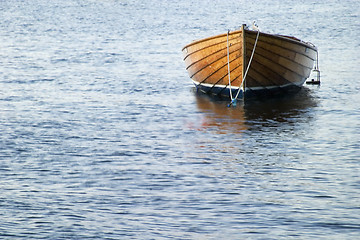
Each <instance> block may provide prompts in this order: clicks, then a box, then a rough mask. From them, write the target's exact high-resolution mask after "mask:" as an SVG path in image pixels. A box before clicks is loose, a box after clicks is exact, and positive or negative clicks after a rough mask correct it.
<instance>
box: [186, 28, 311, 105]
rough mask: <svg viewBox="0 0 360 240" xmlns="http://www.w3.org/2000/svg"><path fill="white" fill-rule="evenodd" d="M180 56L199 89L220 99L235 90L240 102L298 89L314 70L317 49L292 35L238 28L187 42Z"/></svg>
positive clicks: (234, 94) (234, 93)
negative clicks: (237, 29)
mask: <svg viewBox="0 0 360 240" xmlns="http://www.w3.org/2000/svg"><path fill="white" fill-rule="evenodd" d="M183 55H184V61H185V65H186V69H187V71H188V73H189V76H190V78H191V79H192V80H193V82H194V84H195V85H196V86H197V88H198V89H199V90H201V91H203V92H205V93H210V94H215V95H220V96H222V97H230V92H231V93H232V96H236V94H237V92H239V94H238V98H243V97H244V96H245V97H246V96H257V95H264V94H266V95H268V94H273V93H285V92H289V90H290V91H291V92H292V91H293V90H296V89H299V88H301V86H302V85H303V84H304V82H305V81H306V79H307V78H308V77H309V75H310V73H311V70H312V69H313V66H314V61H315V59H316V56H317V49H316V47H315V46H313V45H312V44H309V43H305V42H302V41H301V40H299V39H296V38H294V37H288V36H282V35H272V34H266V33H262V32H257V31H251V30H246V29H245V28H244V26H243V27H242V28H241V30H239V31H234V32H229V33H227V34H220V35H217V36H214V37H210V38H205V39H202V40H198V41H195V42H193V43H191V44H188V45H186V46H185V47H184V48H183ZM229 73H230V77H229ZM230 89H231V91H230Z"/></svg>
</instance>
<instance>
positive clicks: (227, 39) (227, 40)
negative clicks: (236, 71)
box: [226, 30, 233, 101]
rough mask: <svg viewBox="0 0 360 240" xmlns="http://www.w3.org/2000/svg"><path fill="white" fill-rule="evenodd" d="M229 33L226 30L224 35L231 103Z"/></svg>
mask: <svg viewBox="0 0 360 240" xmlns="http://www.w3.org/2000/svg"><path fill="white" fill-rule="evenodd" d="M229 32H230V30H228V32H227V35H226V42H227V67H228V78H229V87H230V90H229V91H230V99H231V101H233V96H232V92H231V78H230V57H229Z"/></svg>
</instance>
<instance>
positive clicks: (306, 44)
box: [182, 30, 317, 51]
mask: <svg viewBox="0 0 360 240" xmlns="http://www.w3.org/2000/svg"><path fill="white" fill-rule="evenodd" d="M241 32H242V30H236V31H232V32H229V34H237V33H241ZM245 33H253V34H256V33H257V31H253V30H245ZM226 35H227V33H222V34H218V35H215V36H211V37H207V38H203V39H199V40H195V41H193V42H191V43H189V44H187V45H185V46H184V47H183V48H182V51H184V50H185V49H186V48H188V47H190V46H193V45H196V44H198V43H201V42H205V41H209V40H212V39H215V38H219V37H224V36H226ZM260 35H265V36H268V37H273V38H278V39H281V40H284V41H287V42H291V43H294V44H299V45H302V46H304V47H308V48H311V49H312V50H314V51H317V48H316V46H314V45H313V44H312V43H310V42H304V41H302V40H300V39H298V38H296V37H292V36H286V35H280V34H270V33H264V32H260Z"/></svg>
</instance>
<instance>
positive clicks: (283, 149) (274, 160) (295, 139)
mask: <svg viewBox="0 0 360 240" xmlns="http://www.w3.org/2000/svg"><path fill="white" fill-rule="evenodd" d="M359 9H360V1H357V0H348V1H347V0H341V1H340V0H329V1H313V0H303V1H298V0H281V1H279V0H275V1H259V0H255V1H250V0H248V1H244V0H236V1H235V0H229V1H223V0H214V1H205V0H200V1H195V2H194V1H190V0H185V1H159V0H153V1H135V0H96V1H95V0H67V1H64V0H51V1H45V0H29V1H23V0H1V1H0V16H1V21H0V239H359V238H360V102H359V101H360V95H359V90H360V77H359V76H360V67H359V66H360V60H359V59H360V54H359V53H360V40H359V39H360V32H359V26H360V10H359ZM252 20H257V23H258V25H259V26H260V28H261V29H262V30H263V31H265V32H269V33H279V34H286V35H293V36H296V37H298V38H300V39H302V40H304V41H310V42H312V43H313V44H315V45H316V46H317V47H318V49H319V60H320V62H319V64H320V70H321V74H322V78H321V80H322V83H321V85H320V86H304V88H303V90H302V91H300V92H299V93H298V94H296V95H293V96H287V97H285V98H281V99H279V98H278V99H268V100H261V101H260V100H254V101H251V102H245V103H240V104H238V106H237V107H232V108H227V107H226V105H227V104H228V102H227V101H218V100H214V99H211V98H209V97H207V96H204V95H201V94H197V93H196V91H195V90H194V87H193V85H192V82H191V81H190V79H189V77H188V75H187V72H186V70H185V64H184V63H183V61H182V52H181V49H182V47H183V46H184V45H186V44H188V43H189V42H191V41H192V40H195V39H199V38H203V37H208V36H211V35H213V34H220V33H225V32H226V31H227V30H228V29H230V30H235V29H237V28H239V27H240V26H241V24H242V23H251V22H252Z"/></svg>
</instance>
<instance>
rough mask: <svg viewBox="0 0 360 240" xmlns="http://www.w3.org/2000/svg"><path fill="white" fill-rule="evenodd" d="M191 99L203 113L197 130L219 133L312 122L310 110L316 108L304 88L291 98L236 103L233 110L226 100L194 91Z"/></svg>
mask: <svg viewBox="0 0 360 240" xmlns="http://www.w3.org/2000/svg"><path fill="white" fill-rule="evenodd" d="M195 96H196V102H197V107H198V109H199V110H200V111H201V112H203V113H204V119H202V122H201V124H200V125H201V128H200V129H202V130H204V129H206V128H216V129H217V131H219V133H240V132H244V131H245V130H248V129H250V128H251V129H253V130H255V129H256V128H257V127H266V126H274V125H277V126H278V127H281V126H282V125H283V124H286V123H296V122H302V123H304V122H308V121H311V119H312V113H311V111H310V109H311V108H313V107H316V105H317V102H316V100H315V99H314V98H313V97H311V91H310V90H309V89H307V88H303V89H302V90H301V91H300V92H298V93H297V94H295V95H286V96H282V97H278V98H270V99H263V100H261V99H254V100H249V101H245V102H238V104H237V107H228V104H229V100H224V99H216V98H213V97H210V96H209V95H207V94H204V93H201V92H196V93H195ZM279 130H280V129H279Z"/></svg>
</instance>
